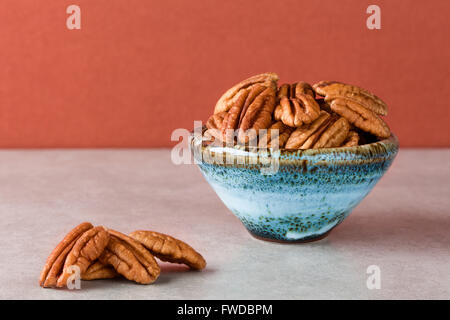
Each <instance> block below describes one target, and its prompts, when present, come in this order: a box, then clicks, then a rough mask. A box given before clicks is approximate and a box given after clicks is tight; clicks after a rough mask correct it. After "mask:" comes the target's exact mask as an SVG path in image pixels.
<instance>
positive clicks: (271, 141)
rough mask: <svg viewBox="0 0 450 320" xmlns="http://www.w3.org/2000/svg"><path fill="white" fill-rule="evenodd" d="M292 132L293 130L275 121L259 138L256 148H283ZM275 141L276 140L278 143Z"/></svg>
mask: <svg viewBox="0 0 450 320" xmlns="http://www.w3.org/2000/svg"><path fill="white" fill-rule="evenodd" d="M292 131H294V128H291V127H289V126H287V125H285V124H284V123H283V122H281V121H277V122H275V123H274V124H272V125H271V126H270V128H269V129H268V130H267V133H266V134H265V135H261V136H260V137H259V141H258V147H260V148H271V147H274V146H277V147H278V148H283V147H284V145H285V144H286V141H287V140H288V139H289V137H290V135H291V133H292ZM275 139H278V142H276V141H275Z"/></svg>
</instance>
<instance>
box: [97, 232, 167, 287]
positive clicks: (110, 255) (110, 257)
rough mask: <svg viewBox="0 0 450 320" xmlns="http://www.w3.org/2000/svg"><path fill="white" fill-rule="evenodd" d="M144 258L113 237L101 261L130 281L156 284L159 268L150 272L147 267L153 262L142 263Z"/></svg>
mask: <svg viewBox="0 0 450 320" xmlns="http://www.w3.org/2000/svg"><path fill="white" fill-rule="evenodd" d="M138 257H139V258H138ZM143 258H144V257H143V256H140V255H139V253H137V252H136V251H135V250H134V248H133V247H132V246H130V245H128V244H127V243H126V242H125V241H123V240H121V239H119V238H116V237H114V236H111V239H110V240H109V243H108V246H107V247H106V249H105V251H104V252H103V254H102V255H101V256H100V258H99V260H100V262H101V263H103V264H105V265H110V266H112V267H113V268H114V269H115V270H116V272H117V273H119V274H121V275H122V276H124V277H125V278H127V279H128V280H131V281H135V282H137V283H140V284H149V283H152V282H154V281H155V280H156V278H157V275H159V267H158V270H151V271H149V269H147V267H146V266H149V265H151V264H152V262H149V261H146V262H145V264H143V263H141V261H142V260H140V259H143Z"/></svg>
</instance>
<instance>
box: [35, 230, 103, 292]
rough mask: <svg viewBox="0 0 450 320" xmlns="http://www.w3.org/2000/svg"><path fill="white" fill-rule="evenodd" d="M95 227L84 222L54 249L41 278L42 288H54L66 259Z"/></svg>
mask: <svg viewBox="0 0 450 320" xmlns="http://www.w3.org/2000/svg"><path fill="white" fill-rule="evenodd" d="M93 227H94V226H93V225H92V224H90V223H89V222H83V223H81V224H80V225H78V226H76V227H75V228H73V229H72V230H71V231H70V232H69V233H68V234H67V235H66V236H65V237H64V239H63V240H62V241H61V242H60V243H59V244H58V245H57V246H56V248H55V249H53V251H52V253H51V254H50V255H49V257H48V258H47V261H46V263H45V265H44V268H43V269H42V271H41V275H40V277H39V284H40V286H41V287H54V286H56V282H57V280H58V277H59V275H60V274H61V272H62V269H63V266H64V262H65V261H66V257H67V255H68V254H69V252H70V250H72V248H73V246H74V245H75V242H76V241H77V240H78V239H79V238H80V237H81V235H82V234H83V233H85V232H86V231H88V230H89V229H92V228H93Z"/></svg>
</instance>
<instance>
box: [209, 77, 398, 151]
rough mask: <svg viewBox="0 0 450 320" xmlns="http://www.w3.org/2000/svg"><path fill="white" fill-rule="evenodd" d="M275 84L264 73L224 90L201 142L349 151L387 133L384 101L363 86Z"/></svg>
mask: <svg viewBox="0 0 450 320" xmlns="http://www.w3.org/2000/svg"><path fill="white" fill-rule="evenodd" d="M277 82H278V75H276V74H275V73H263V74H259V75H256V76H253V77H250V78H248V79H246V80H243V81H241V82H239V83H238V84H236V85H235V86H233V87H232V88H231V89H229V90H227V91H226V92H225V93H224V94H223V95H222V97H221V98H220V99H219V100H218V102H217V104H216V106H215V108H214V114H213V115H211V116H210V117H209V119H208V121H207V122H206V128H207V130H206V132H205V137H206V139H205V140H209V142H211V141H214V144H219V145H227V146H230V145H231V146H234V145H248V144H251V143H255V144H254V145H257V146H258V147H269V148H270V147H274V146H277V147H279V148H285V149H312V148H337V147H353V146H357V145H361V144H366V143H371V142H375V141H378V140H382V139H386V138H388V137H389V136H390V135H391V132H390V129H389V126H388V125H387V124H386V122H385V121H384V120H383V118H382V116H385V115H387V105H386V103H385V102H383V101H382V100H381V99H380V98H379V97H377V96H376V95H374V94H372V93H370V92H369V91H367V90H365V89H363V88H360V87H357V86H354V85H349V84H345V83H341V82H337V81H320V82H318V83H316V84H314V85H310V84H308V83H306V82H297V83H294V84H283V85H281V86H279V87H278V83H277ZM263 129H264V130H263ZM208 138H209V139H208Z"/></svg>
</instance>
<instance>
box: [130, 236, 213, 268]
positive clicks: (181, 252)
mask: <svg viewBox="0 0 450 320" xmlns="http://www.w3.org/2000/svg"><path fill="white" fill-rule="evenodd" d="M130 237H132V238H133V239H136V240H137V241H139V242H140V243H142V244H143V245H144V247H146V248H147V249H148V250H149V251H150V252H151V253H153V254H154V255H155V256H156V257H158V258H159V259H161V260H162V261H168V262H174V263H182V264H186V265H188V266H189V267H191V268H192V269H196V270H201V269H204V268H205V267H206V261H205V259H204V258H203V257H202V255H201V254H200V253H198V252H197V251H195V250H194V249H193V248H192V247H191V246H189V245H188V244H187V243H185V242H183V241H181V240H178V239H175V238H173V237H171V236H168V235H166V234H162V233H158V232H154V231H143V230H138V231H134V232H132V233H131V234H130Z"/></svg>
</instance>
